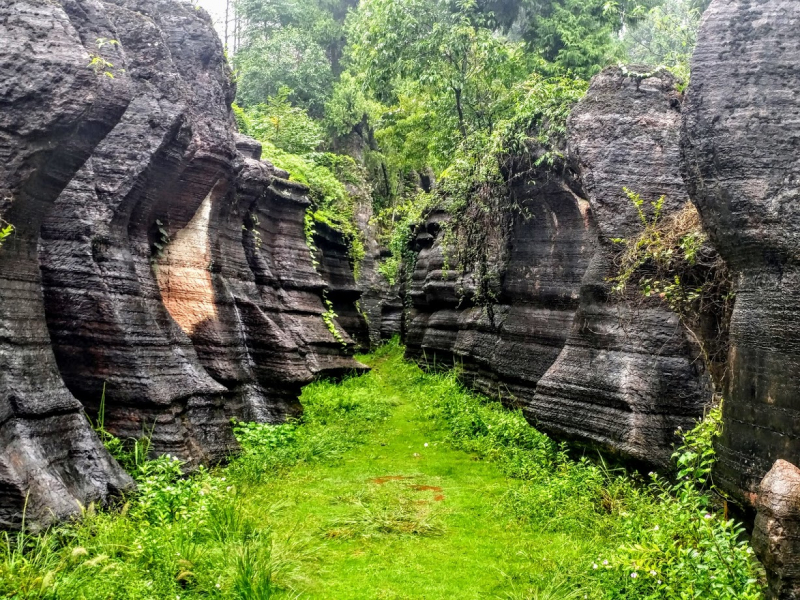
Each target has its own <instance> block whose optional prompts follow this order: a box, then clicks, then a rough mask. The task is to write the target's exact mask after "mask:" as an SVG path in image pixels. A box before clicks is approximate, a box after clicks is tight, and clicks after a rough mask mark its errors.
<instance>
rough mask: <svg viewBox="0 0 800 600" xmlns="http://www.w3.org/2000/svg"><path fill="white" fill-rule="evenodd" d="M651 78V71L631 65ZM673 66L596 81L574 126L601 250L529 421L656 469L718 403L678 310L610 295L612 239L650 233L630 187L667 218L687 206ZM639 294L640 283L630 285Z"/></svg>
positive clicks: (615, 73) (615, 71) (608, 74)
mask: <svg viewBox="0 0 800 600" xmlns="http://www.w3.org/2000/svg"><path fill="white" fill-rule="evenodd" d="M631 70H641V71H645V70H646V69H645V68H636V67H631ZM675 86H676V81H675V79H674V78H673V77H672V75H670V74H669V73H668V72H666V71H663V70H662V71H658V72H655V73H647V74H644V75H635V74H632V73H629V72H627V71H624V70H622V69H619V68H610V69H606V70H605V71H603V72H602V73H600V74H599V75H598V76H596V77H595V78H594V79H593V81H592V84H591V87H590V89H589V92H588V93H587V95H586V97H585V98H584V99H583V100H582V101H581V102H580V103H579V104H578V105H577V106H576V108H575V109H574V111H573V112H572V114H571V116H570V119H569V123H568V132H569V133H568V136H569V157H570V161H571V163H572V165H573V168H574V169H575V170H576V172H577V173H578V175H579V177H580V180H581V182H582V186H583V189H584V191H585V193H586V195H587V197H588V199H589V203H590V205H591V211H592V215H593V217H594V219H595V221H596V223H597V235H598V240H599V245H598V247H597V252H596V253H595V255H594V257H593V258H592V260H591V263H590V265H589V268H588V269H587V271H586V274H585V276H584V278H583V282H582V284H581V291H580V305H579V308H578V311H577V314H576V315H575V319H574V322H573V323H572V326H571V330H570V334H569V338H568V340H567V342H566V346H565V347H564V350H563V352H561V354H560V355H559V357H558V360H556V361H555V363H554V364H553V365H552V367H551V368H550V370H549V371H548V372H547V374H546V375H545V376H544V377H542V379H541V380H540V381H539V385H538V387H537V391H536V396H535V397H534V400H533V403H532V405H531V406H530V408H529V410H530V414H531V416H532V417H533V419H534V420H535V421H536V423H537V424H538V425H539V427H541V428H542V429H544V430H546V431H548V432H551V433H554V434H556V435H558V436H560V437H570V438H575V439H577V440H580V441H584V442H590V443H592V444H593V445H597V446H601V447H604V448H606V449H608V450H610V451H613V452H618V453H620V454H622V455H623V456H625V457H628V458H634V459H637V460H640V461H642V462H646V463H649V464H655V465H659V466H667V465H668V464H669V460H670V456H671V454H672V449H673V444H674V442H675V441H676V436H675V431H676V430H677V429H678V428H679V427H683V428H691V427H692V426H693V425H694V424H695V423H696V420H697V418H698V417H700V416H701V415H702V413H703V407H704V405H705V404H706V403H707V402H708V401H709V400H710V398H711V384H710V378H709V377H708V376H707V374H706V373H705V371H704V364H703V361H702V358H701V356H700V352H699V349H698V348H697V347H696V345H695V344H693V343H692V342H691V341H690V339H689V336H688V335H687V332H686V330H685V329H684V327H683V326H682V325H681V323H680V321H679V319H678V317H677V315H675V314H674V313H672V312H671V311H670V310H669V309H668V308H667V307H666V306H665V305H664V304H663V303H661V302H660V301H659V300H657V299H653V300H652V301H646V302H645V301H643V300H642V298H641V295H640V292H639V291H638V290H637V289H632V290H630V292H628V293H627V294H626V295H625V296H623V297H620V296H619V295H616V294H613V293H612V289H611V287H612V286H611V283H609V278H611V277H614V276H615V275H616V267H615V262H614V258H615V253H616V252H617V251H618V248H619V247H618V246H617V247H615V245H614V244H613V242H612V240H613V239H616V238H633V237H635V236H636V235H637V234H638V233H639V232H640V231H641V230H642V227H643V224H642V222H641V219H640V216H639V214H638V212H637V209H636V207H635V206H634V204H633V203H632V202H631V201H630V199H629V198H628V197H627V195H626V193H625V192H624V190H623V188H627V189H629V190H631V191H633V192H635V193H637V194H639V195H640V196H641V198H642V199H643V200H644V201H645V205H644V208H645V211H646V215H647V216H646V218H653V216H654V214H653V211H654V209H653V207H652V205H651V203H652V202H655V201H657V200H658V199H659V198H660V197H661V196H664V197H665V200H664V203H663V209H662V216H663V217H665V216H668V215H669V214H671V213H674V212H677V211H679V210H680V209H681V208H682V207H683V206H684V205H685V204H686V202H688V194H687V191H686V188H685V186H684V184H683V181H682V179H681V175H680V146H679V138H680V123H681V114H680V110H681V99H680V97H679V95H678V93H677V92H676V91H675ZM630 287H631V288H634V287H635V285H631V286H630Z"/></svg>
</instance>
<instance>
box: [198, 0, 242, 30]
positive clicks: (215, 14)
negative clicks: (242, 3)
mask: <svg viewBox="0 0 800 600" xmlns="http://www.w3.org/2000/svg"><path fill="white" fill-rule="evenodd" d="M195 4H198V5H200V6H202V7H203V8H205V9H206V11H207V12H208V14H210V15H211V18H212V19H213V20H214V27H215V28H216V30H217V34H219V37H220V39H222V36H223V32H224V31H225V27H224V22H225V0H195ZM231 4H233V0H231Z"/></svg>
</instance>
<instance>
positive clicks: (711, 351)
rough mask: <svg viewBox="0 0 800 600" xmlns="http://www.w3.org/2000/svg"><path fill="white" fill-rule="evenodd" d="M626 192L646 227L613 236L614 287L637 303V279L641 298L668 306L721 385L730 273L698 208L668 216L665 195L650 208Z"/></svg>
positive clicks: (730, 302)
mask: <svg viewBox="0 0 800 600" xmlns="http://www.w3.org/2000/svg"><path fill="white" fill-rule="evenodd" d="M624 191H625V193H626V194H627V196H628V198H629V199H630V201H631V203H632V204H633V205H634V206H635V207H636V210H637V213H638V215H639V220H640V222H641V225H642V230H641V232H640V233H639V234H638V235H637V236H634V237H631V238H630V239H623V238H619V239H612V240H611V241H612V242H613V243H614V244H616V245H617V247H618V248H619V251H618V252H617V254H616V258H615V264H616V274H615V275H614V276H613V277H611V278H610V283H611V285H612V291H613V293H614V294H616V295H618V296H625V297H626V298H627V299H628V301H634V302H635V301H636V298H635V297H634V298H631V297H630V294H629V286H630V285H631V284H632V283H637V284H638V286H637V287H638V291H639V301H640V302H646V301H649V300H650V299H653V300H657V301H660V302H664V303H665V304H667V306H669V308H670V309H671V310H673V311H674V312H675V313H676V314H677V315H678V316H679V317H680V319H681V322H682V323H683V325H684V326H685V327H686V329H687V331H688V332H689V333H690V335H691V336H692V338H693V339H694V340H695V341H696V342H697V344H698V346H699V347H700V349H701V350H702V352H703V355H704V358H705V360H706V364H707V366H709V368H710V369H711V373H712V376H713V377H714V379H715V382H716V383H717V385H718V387H719V388H720V389H721V387H722V380H723V378H724V368H725V359H726V356H727V351H728V329H729V323H730V318H731V314H732V310H733V299H734V292H733V280H732V275H731V273H730V272H729V270H728V268H727V266H726V265H725V263H724V261H723V260H722V259H721V258H720V256H719V254H718V253H717V252H716V250H715V249H714V248H713V247H712V246H711V245H710V244H708V243H707V237H706V234H705V233H704V232H703V229H702V227H701V224H700V217H699V215H698V213H697V210H696V209H695V208H694V206H692V205H691V204H690V203H687V204H686V205H685V206H684V207H683V209H682V210H680V211H678V212H675V213H673V214H671V215H669V216H666V217H665V216H663V215H662V212H663V205H664V202H665V198H664V197H663V196H662V197H661V198H659V199H658V200H656V201H654V202H651V203H650V206H649V207H648V206H647V205H646V203H645V201H644V200H643V199H642V198H641V197H640V196H639V194H637V193H636V192H634V191H632V190H628V189H625V190H624ZM645 209H649V210H645Z"/></svg>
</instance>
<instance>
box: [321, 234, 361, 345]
mask: <svg viewBox="0 0 800 600" xmlns="http://www.w3.org/2000/svg"><path fill="white" fill-rule="evenodd" d="M314 246H315V247H316V248H317V249H318V251H319V259H318V260H319V267H318V268H319V272H320V274H321V275H322V278H323V279H324V280H325V283H326V284H327V293H326V299H327V300H328V302H330V306H331V308H332V309H333V312H334V313H335V314H336V315H337V321H338V323H339V324H340V325H341V326H342V329H344V331H345V332H347V334H348V335H349V336H350V337H351V338H352V339H353V340H354V341H355V342H356V343H357V344H358V346H359V347H360V348H361V349H362V350H365V351H366V350H368V349H369V347H370V332H369V326H368V325H367V319H366V317H365V316H364V314H363V313H362V312H361V311H360V309H359V306H358V303H359V300H360V299H361V296H362V292H361V287H360V286H359V285H357V284H356V280H355V277H354V274H353V265H352V264H351V261H350V257H349V254H348V246H347V241H346V240H345V239H344V236H343V235H342V234H341V233H340V232H338V231H336V230H335V229H333V228H332V227H331V226H329V225H327V224H325V223H316V224H315V227H314Z"/></svg>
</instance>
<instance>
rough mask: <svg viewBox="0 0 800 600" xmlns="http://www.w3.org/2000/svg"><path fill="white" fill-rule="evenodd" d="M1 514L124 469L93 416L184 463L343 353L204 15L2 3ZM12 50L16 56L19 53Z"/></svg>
mask: <svg viewBox="0 0 800 600" xmlns="http://www.w3.org/2000/svg"><path fill="white" fill-rule="evenodd" d="M0 11H2V12H0V16H2V21H0V22H2V25H0V28H2V30H3V39H4V41H5V40H6V37H7V36H8V39H9V43H4V44H3V47H2V48H0V54H2V55H3V60H2V61H0V64H2V65H3V66H2V67H0V69H2V76H1V77H0V81H1V83H0V108H2V110H0V163H2V166H0V199H1V200H0V201H1V202H2V206H0V210H1V211H2V214H3V217H4V218H5V219H6V220H7V221H9V222H11V223H13V224H14V226H15V227H16V233H15V235H14V236H13V237H12V238H11V239H9V240H7V241H6V244H5V245H4V246H3V248H2V249H1V250H0V427H1V428H2V429H0V435H2V439H0V442H1V443H2V454H1V455H0V525H11V526H13V525H14V524H16V523H18V521H19V517H20V515H21V512H22V506H23V504H24V502H25V499H26V498H28V500H29V502H28V512H29V515H28V517H29V519H30V520H33V521H35V520H39V521H40V522H44V521H46V520H48V518H49V515H50V512H48V511H52V516H54V517H56V518H60V517H63V516H65V515H67V514H70V513H73V512H76V511H77V510H79V506H78V504H77V502H76V501H78V502H81V503H83V504H86V503H88V502H89V501H93V500H106V499H107V498H108V497H109V495H111V494H114V493H116V492H117V491H119V490H120V489H123V488H125V487H127V486H129V485H130V479H129V478H128V477H127V476H126V475H125V474H124V473H123V472H122V471H121V469H120V468H119V467H118V466H117V465H116V463H114V461H113V460H112V459H111V458H110V457H109V456H108V454H107V453H106V452H105V450H104V448H103V446H102V444H100V442H99V440H98V439H97V437H96V436H95V435H94V432H93V431H92V429H91V426H90V424H89V422H88V421H87V419H86V417H85V416H84V415H83V408H84V407H86V408H87V409H88V410H89V412H90V413H91V412H94V411H96V410H97V408H98V404H99V402H100V399H101V397H102V395H103V391H104V390H105V415H106V420H105V426H106V428H107V429H109V430H110V431H112V432H113V433H115V434H117V435H119V436H120V437H123V438H128V437H138V436H140V435H141V434H142V432H143V431H144V430H145V429H147V430H150V429H151V428H152V442H153V448H154V450H155V451H157V452H169V453H172V454H174V455H176V456H179V457H181V458H183V459H184V460H187V461H189V462H190V463H192V464H196V463H197V462H200V461H215V460H220V459H222V458H224V457H225V456H226V455H227V454H228V453H229V452H230V451H232V450H233V449H234V447H235V442H234V440H233V437H232V435H231V433H230V425H229V419H230V418H231V417H237V418H242V419H257V420H264V421H275V420H280V419H282V418H285V417H286V416H287V415H290V414H296V413H297V412H299V410H300V407H299V405H298V402H297V395H298V393H299V390H300V387H301V386H302V385H304V384H305V383H307V382H309V381H310V380H311V379H313V378H314V377H315V376H318V375H339V374H343V373H346V372H349V371H350V370H353V369H358V368H360V366H359V365H358V364H357V363H356V362H355V361H353V359H352V358H351V357H350V356H349V353H350V351H351V349H352V342H351V341H350V339H349V338H348V337H347V336H346V335H345V343H344V344H343V343H342V342H341V341H337V340H336V339H335V338H334V336H333V335H332V334H331V332H330V331H329V329H328V327H327V326H326V324H325V323H324V321H323V319H322V314H323V313H324V312H325V310H326V307H325V305H324V302H323V292H324V291H325V290H326V288H327V285H326V283H325V281H324V280H323V279H322V277H321V276H320V275H319V274H318V273H317V271H316V270H315V268H314V265H313V263H312V257H311V254H310V252H309V248H308V246H307V245H306V240H305V234H304V214H305V211H306V208H307V207H308V206H309V201H308V199H307V198H306V196H305V189H304V188H303V187H302V186H300V185H298V184H294V183H292V182H290V181H287V177H288V174H287V173H285V172H281V171H279V170H276V169H274V168H273V167H272V166H271V165H270V164H269V163H266V162H263V161H260V160H259V155H260V146H259V145H258V144H257V143H255V142H254V141H252V140H247V139H245V138H243V137H242V136H239V135H238V134H236V133H235V132H234V125H233V120H232V117H231V114H230V108H229V105H230V102H231V101H232V99H233V94H234V89H233V87H232V85H231V83H230V73H229V71H228V68H227V66H226V62H225V60H224V58H223V53H222V47H221V44H220V42H219V40H218V39H217V37H216V35H215V33H214V31H213V28H212V26H211V23H210V19H209V18H208V16H207V15H206V14H205V13H204V12H202V11H199V10H197V9H195V8H194V7H193V6H192V5H191V4H189V3H184V2H174V1H171V0H104V1H102V2H101V1H99V0H65V1H63V2H61V3H53V2H47V1H45V0H29V1H21V2H15V3H11V4H9V3H5V4H3V5H2V7H0ZM20 65H24V68H18V67H19V66H20Z"/></svg>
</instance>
